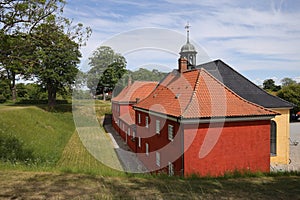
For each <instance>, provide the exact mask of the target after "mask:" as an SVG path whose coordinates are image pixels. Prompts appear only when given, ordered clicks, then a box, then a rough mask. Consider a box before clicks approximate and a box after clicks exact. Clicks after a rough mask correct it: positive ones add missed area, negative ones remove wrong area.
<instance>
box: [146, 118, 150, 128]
mask: <svg viewBox="0 0 300 200" xmlns="http://www.w3.org/2000/svg"><path fill="white" fill-rule="evenodd" d="M146 128H149V117H146Z"/></svg>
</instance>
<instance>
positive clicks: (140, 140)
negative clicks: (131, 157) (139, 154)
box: [139, 137, 142, 148]
mask: <svg viewBox="0 0 300 200" xmlns="http://www.w3.org/2000/svg"><path fill="white" fill-rule="evenodd" d="M141 146H142V139H141V137H139V147H140V148H141Z"/></svg>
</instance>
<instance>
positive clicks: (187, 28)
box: [184, 22, 191, 43]
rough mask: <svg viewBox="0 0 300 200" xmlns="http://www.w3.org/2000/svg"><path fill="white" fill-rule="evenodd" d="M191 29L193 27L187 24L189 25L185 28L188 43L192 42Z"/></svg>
mask: <svg viewBox="0 0 300 200" xmlns="http://www.w3.org/2000/svg"><path fill="white" fill-rule="evenodd" d="M190 27H191V25H190V23H189V22H187V24H186V25H185V27H184V28H185V29H186V34H187V43H189V42H190Z"/></svg>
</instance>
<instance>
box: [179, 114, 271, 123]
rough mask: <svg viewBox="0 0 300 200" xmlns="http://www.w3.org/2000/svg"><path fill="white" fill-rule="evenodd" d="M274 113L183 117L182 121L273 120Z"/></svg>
mask: <svg viewBox="0 0 300 200" xmlns="http://www.w3.org/2000/svg"><path fill="white" fill-rule="evenodd" d="M275 116H276V114H274V115H260V116H236V117H205V118H181V119H180V122H181V123H184V124H195V123H199V124H204V123H222V122H223V123H225V122H241V121H261V120H271V119H272V118H274V117H275Z"/></svg>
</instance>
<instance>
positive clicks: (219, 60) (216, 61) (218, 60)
mask: <svg viewBox="0 0 300 200" xmlns="http://www.w3.org/2000/svg"><path fill="white" fill-rule="evenodd" d="M212 62H215V63H218V62H221V63H223V64H224V65H226V66H227V67H228V68H229V69H230V70H232V71H234V72H235V73H236V74H237V75H239V76H240V77H242V78H243V79H244V80H246V81H248V82H249V83H250V84H252V85H253V86H255V87H256V88H258V89H259V90H261V91H262V92H264V93H265V94H266V95H268V96H270V97H273V98H276V99H278V100H281V101H284V102H286V103H288V104H290V105H291V107H293V106H295V105H294V104H293V103H291V102H288V101H286V100H284V99H282V98H280V97H278V96H275V95H272V94H270V93H268V92H266V91H265V90H264V89H262V88H261V87H259V86H258V85H256V84H254V83H253V82H252V81H250V80H249V79H248V78H246V77H245V76H244V75H242V74H240V73H238V72H237V71H236V70H235V69H234V68H232V67H231V66H229V65H228V64H227V63H225V62H224V61H223V60H221V59H217V60H214V61H212ZM208 63H209V62H208ZM204 64H206V63H204ZM216 65H217V66H218V64H216ZM218 67H219V66H218Z"/></svg>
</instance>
